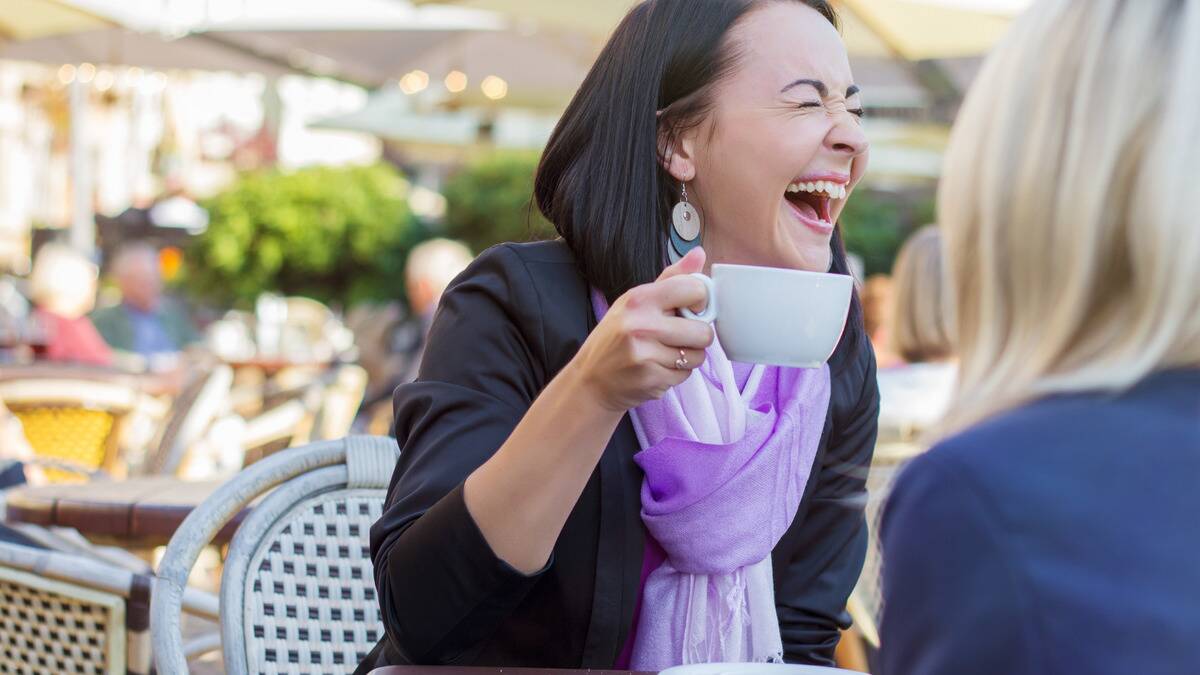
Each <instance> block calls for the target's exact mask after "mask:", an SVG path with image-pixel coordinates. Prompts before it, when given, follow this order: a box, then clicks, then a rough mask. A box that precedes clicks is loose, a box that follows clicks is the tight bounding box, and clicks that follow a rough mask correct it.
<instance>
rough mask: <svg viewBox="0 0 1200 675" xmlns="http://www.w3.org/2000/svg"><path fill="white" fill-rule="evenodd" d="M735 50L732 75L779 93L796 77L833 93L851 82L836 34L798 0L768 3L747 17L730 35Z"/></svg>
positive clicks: (816, 14) (816, 13)
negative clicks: (735, 66) (736, 69)
mask: <svg viewBox="0 0 1200 675" xmlns="http://www.w3.org/2000/svg"><path fill="white" fill-rule="evenodd" d="M732 37H733V38H734V39H735V40H737V41H738V43H739V44H738V45H737V46H736V48H737V49H738V50H739V52H740V54H741V59H740V61H739V71H741V72H739V73H736V74H735V77H738V79H744V80H748V82H747V84H751V85H752V86H756V87H760V88H762V87H774V90H773V92H772V93H777V92H779V91H780V90H781V89H782V88H783V87H785V86H787V85H788V84H790V83H792V82H794V81H796V80H801V79H811V80H818V81H821V82H823V83H824V84H825V85H827V86H828V88H829V91H830V92H833V93H843V92H845V91H846V89H847V88H848V87H849V86H850V85H851V84H853V76H852V74H851V71H850V62H849V59H848V57H847V56H846V47H845V45H844V44H843V42H842V39H841V36H840V35H838V33H837V30H836V29H835V28H834V27H833V25H832V24H831V23H829V21H828V20H827V19H826V18H825V17H823V16H821V14H820V13H818V12H817V11H816V10H814V9H812V8H811V7H808V6H807V5H805V4H803V3H800V2H773V3H770V4H768V5H766V6H765V7H764V8H762V9H760V10H757V11H755V12H753V13H751V14H750V15H748V16H747V17H746V18H745V19H744V20H743V21H742V23H741V24H739V26H738V28H737V29H736V32H735V34H734V35H733V36H732Z"/></svg>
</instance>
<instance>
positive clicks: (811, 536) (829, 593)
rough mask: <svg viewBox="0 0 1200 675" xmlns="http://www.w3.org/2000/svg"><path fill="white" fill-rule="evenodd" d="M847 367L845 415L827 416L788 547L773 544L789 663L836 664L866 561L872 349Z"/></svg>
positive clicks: (875, 407) (873, 413)
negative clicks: (822, 446)
mask: <svg viewBox="0 0 1200 675" xmlns="http://www.w3.org/2000/svg"><path fill="white" fill-rule="evenodd" d="M864 343H865V339H864ZM847 367H848V368H852V369H853V370H852V371H851V374H850V375H849V376H847V379H848V380H849V381H850V382H853V383H854V384H853V385H852V386H851V387H848V388H846V389H845V390H843V391H845V392H847V393H843V394H841V395H843V396H849V397H850V399H849V400H850V401H851V405H850V406H849V410H850V413H849V415H846V416H843V417H841V418H839V417H837V416H835V417H834V418H833V424H832V429H831V430H830V431H829V444H828V447H827V449H826V451H825V453H824V455H823V456H822V459H821V466H820V467H818V470H817V471H814V472H813V476H814V478H815V480H816V481H817V483H816V485H815V486H814V487H813V488H812V491H811V492H810V494H809V495H808V496H807V498H806V500H807V501H808V502H809V503H808V506H807V509H806V510H804V511H803V512H802V514H801V515H800V516H799V517H797V520H796V522H795V523H793V525H792V527H793V528H796V532H795V533H794V534H791V535H790V536H787V537H785V540H786V541H787V542H788V545H787V547H786V548H785V549H783V550H781V549H780V547H778V546H777V547H776V552H775V557H774V563H775V589H776V597H775V600H776V605H777V606H776V609H777V611H778V613H779V628H780V632H781V634H782V637H783V649H784V660H785V661H787V662H788V663H801V664H811V665H820V666H834V665H835V663H834V651H835V650H836V648H837V643H838V640H839V639H840V638H841V631H842V630H845V629H846V628H849V627H850V615H849V614H848V613H847V612H846V600H847V598H849V597H850V591H852V590H853V589H854V585H855V584H856V583H858V577H859V574H860V573H861V572H862V566H863V561H864V559H865V558H866V551H867V526H866V518H865V516H864V515H863V513H864V508H865V504H866V476H867V471H868V469H869V468H870V465H871V457H872V455H873V454H874V452H875V436H876V431H877V428H878V427H877V420H878V417H879V387H878V385H877V384H876V381H875V353H874V351H872V349H871V347H870V346H869V345H868V344H864V345H863V347H862V348H861V350H860V353H859V354H858V355H857V357H856V359H855V362H854V363H853V364H850V365H848V366H847ZM836 391H837V390H836V389H835V395H836ZM833 403H834V402H833V401H831V404H833Z"/></svg>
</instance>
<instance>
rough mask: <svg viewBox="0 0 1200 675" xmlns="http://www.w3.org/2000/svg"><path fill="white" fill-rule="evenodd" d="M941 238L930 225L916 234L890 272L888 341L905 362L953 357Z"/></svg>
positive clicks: (910, 238) (903, 249) (905, 244)
mask: <svg viewBox="0 0 1200 675" xmlns="http://www.w3.org/2000/svg"><path fill="white" fill-rule="evenodd" d="M942 276H943V275H942V238H941V234H940V233H939V232H938V229H937V228H936V227H934V226H932V225H929V226H926V227H923V228H921V229H920V230H917V232H916V233H915V234H913V235H912V236H911V237H909V239H908V241H906V242H905V243H904V246H903V247H901V249H900V255H899V256H898V257H897V258H896V264H895V265H894V266H893V268H892V281H893V284H894V286H893V293H892V298H893V302H894V303H895V306H894V308H893V310H892V316H891V325H890V326H889V330H888V333H889V338H890V339H891V341H892V346H893V348H894V349H895V350H896V353H898V354H899V355H900V356H901V357H902V358H903V359H904V360H905V361H908V362H909V363H921V362H924V361H940V360H943V359H946V358H948V357H950V356H951V354H953V352H954V349H953V346H952V345H951V342H950V332H949V324H948V320H949V317H948V315H947V312H946V305H947V303H946V302H945V299H944V297H943V296H944V295H945V292H944V285H943V283H942Z"/></svg>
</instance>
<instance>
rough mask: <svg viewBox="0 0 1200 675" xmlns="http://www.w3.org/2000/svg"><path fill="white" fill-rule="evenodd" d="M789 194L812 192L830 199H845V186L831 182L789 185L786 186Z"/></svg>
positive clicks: (820, 181)
mask: <svg viewBox="0 0 1200 675" xmlns="http://www.w3.org/2000/svg"><path fill="white" fill-rule="evenodd" d="M787 191H788V192H789V193H796V192H813V193H817V194H823V195H825V196H826V197H829V198H830V199H845V198H846V186H845V185H841V184H839V183H834V182H833V181H826V180H818V181H812V182H807V183H791V184H790V185H788V186H787Z"/></svg>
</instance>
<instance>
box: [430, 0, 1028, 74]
mask: <svg viewBox="0 0 1200 675" xmlns="http://www.w3.org/2000/svg"><path fill="white" fill-rule="evenodd" d="M1030 1H1031V0H833V2H834V4H835V6H836V7H837V9H838V10H839V12H840V14H841V16H842V21H843V31H842V32H843V35H844V37H845V40H846V46H847V48H848V49H849V50H850V53H851V54H852V55H856V56H899V57H901V58H904V59H908V60H919V59H933V58H955V57H962V56H973V55H979V54H982V53H984V52H986V51H987V50H988V49H990V48H991V46H992V45H993V44H995V42H996V40H997V39H998V38H999V36H1000V35H1002V34H1003V32H1004V31H1005V30H1006V29H1007V27H1008V25H1009V23H1010V20H1011V18H1012V17H1013V16H1014V15H1015V14H1016V12H1018V11H1020V10H1021V9H1022V8H1024V7H1025V6H1027V5H1028V4H1029V2H1030ZM414 2H415V4H418V5H426V4H453V5H455V6H460V7H465V8H471V9H482V10H488V11H494V12H498V13H500V14H503V15H506V16H508V17H510V18H512V19H515V20H517V21H527V22H533V23H536V24H541V25H546V26H552V27H556V28H567V29H570V30H577V31H585V32H588V33H590V34H592V35H594V36H596V37H599V38H604V37H606V36H607V35H608V34H609V33H611V32H612V30H613V28H615V27H616V25H617V23H618V22H619V21H620V20H621V18H622V17H623V16H625V14H626V13H627V12H628V11H629V9H630V7H632V6H633V5H635V4H637V0H589V1H588V2H564V1H563V0H414Z"/></svg>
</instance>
